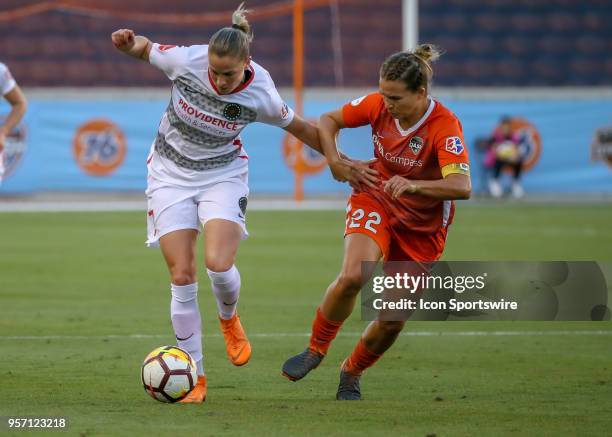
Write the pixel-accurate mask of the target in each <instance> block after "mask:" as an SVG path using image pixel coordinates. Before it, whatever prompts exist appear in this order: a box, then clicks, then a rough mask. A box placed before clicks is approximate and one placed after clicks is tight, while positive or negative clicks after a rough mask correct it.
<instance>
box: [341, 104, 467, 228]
mask: <svg viewBox="0 0 612 437" xmlns="http://www.w3.org/2000/svg"><path fill="white" fill-rule="evenodd" d="M342 116H343V119H344V124H345V125H346V126H347V127H358V126H364V125H367V124H369V125H370V126H372V142H373V145H374V156H375V157H376V158H378V160H377V161H376V162H375V163H374V164H372V167H373V168H375V169H376V170H377V171H378V173H379V174H380V179H381V180H380V183H379V184H378V186H377V187H376V188H369V187H368V188H365V190H364V191H366V192H368V193H370V194H371V195H372V196H373V197H374V198H376V199H377V200H378V201H379V202H380V203H381V204H382V205H383V207H384V208H385V209H386V210H387V211H388V213H389V220H390V224H391V226H392V227H394V228H396V229H397V230H401V229H402V228H404V229H406V230H410V231H413V232H422V233H428V234H432V233H436V232H438V231H440V230H441V229H444V228H446V227H447V226H448V225H449V224H450V223H451V222H452V219H453V214H454V209H455V205H454V202H452V201H449V200H445V201H442V200H437V199H432V198H431V197H426V196H422V195H418V194H404V195H402V196H400V198H398V199H396V200H394V199H392V198H391V196H389V195H388V194H387V193H385V191H384V189H383V183H384V182H385V181H387V180H389V179H391V177H393V176H395V175H399V176H402V177H405V178H407V179H411V180H436V179H442V178H443V177H445V176H447V175H449V174H452V173H460V174H466V175H469V160H468V154H467V150H466V147H465V141H464V139H463V134H462V130H461V123H460V122H459V120H458V119H457V117H456V116H455V115H454V114H453V113H452V112H450V111H449V110H448V109H447V108H445V107H444V106H443V105H442V104H440V103H439V102H437V101H434V100H431V101H430V105H429V107H428V109H427V112H426V113H425V115H424V116H423V117H422V118H421V120H419V121H418V122H417V123H416V124H415V125H414V126H412V127H411V128H409V129H408V130H404V129H402V127H401V126H400V124H399V121H398V120H397V119H395V118H393V117H392V116H391V114H390V113H389V111H387V109H386V108H385V104H384V102H383V97H382V95H381V94H379V93H373V94H369V95H367V96H364V97H362V98H360V99H356V100H353V101H352V102H350V103H348V104H346V105H344V107H343V108H342Z"/></svg>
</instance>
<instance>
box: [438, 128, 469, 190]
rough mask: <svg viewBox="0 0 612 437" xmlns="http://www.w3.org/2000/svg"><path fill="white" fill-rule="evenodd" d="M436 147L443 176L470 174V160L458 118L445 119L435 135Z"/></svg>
mask: <svg viewBox="0 0 612 437" xmlns="http://www.w3.org/2000/svg"><path fill="white" fill-rule="evenodd" d="M435 149H436V153H437V155H438V163H439V165H440V171H441V172H442V177H444V178H445V177H447V176H448V175H450V174H463V175H468V176H469V174H470V161H469V158H468V152H467V148H466V145H465V140H464V139H463V132H462V130H461V124H460V123H459V120H457V119H456V118H454V117H453V118H447V119H444V120H443V122H442V123H441V124H440V130H439V131H438V132H437V133H436V136H435Z"/></svg>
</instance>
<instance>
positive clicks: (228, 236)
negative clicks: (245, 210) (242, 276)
mask: <svg viewBox="0 0 612 437" xmlns="http://www.w3.org/2000/svg"><path fill="white" fill-rule="evenodd" d="M204 236H205V243H204V253H205V263H206V267H207V268H208V269H209V270H212V271H214V272H225V271H227V270H229V269H230V268H231V267H232V266H233V265H234V263H235V261H236V253H237V252H238V247H239V246H240V241H242V238H243V236H244V231H243V228H242V227H241V226H240V225H239V224H238V223H236V222H233V221H229V220H225V219H218V218H214V219H210V220H208V221H207V222H206V224H205V225H204Z"/></svg>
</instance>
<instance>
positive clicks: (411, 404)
mask: <svg viewBox="0 0 612 437" xmlns="http://www.w3.org/2000/svg"><path fill="white" fill-rule="evenodd" d="M610 223H612V209H611V208H610V207H609V206H608V207H605V206H518V205H501V204H499V205H465V206H461V207H460V208H459V210H458V212H457V217H456V221H455V224H454V225H453V226H452V228H451V231H450V234H449V239H448V244H447V250H446V252H445V259H447V260H600V261H601V260H607V261H610V260H611V259H612V251H611V250H610V248H611V247H612V231H611V227H610ZM342 227H343V213H342V212H341V211H338V212H259V211H253V212H250V213H249V230H250V233H251V237H250V238H249V239H248V240H247V241H246V242H245V243H244V244H243V246H242V248H241V250H240V254H239V260H238V267H239V268H240V271H241V274H242V281H243V290H242V298H241V303H240V312H241V315H242V319H243V323H244V325H245V327H246V329H247V332H248V333H249V334H250V337H251V342H252V345H253V357H252V359H251V362H250V363H249V364H248V365H247V366H245V367H244V368H234V367H233V366H232V365H231V364H230V363H229V362H228V361H227V359H226V358H225V352H224V346H223V339H222V338H221V336H220V332H219V329H218V326H217V321H216V315H215V305H214V301H213V298H212V295H211V293H210V286H209V284H208V278H207V277H206V276H205V273H204V270H203V269H201V270H200V272H201V281H200V284H201V285H200V307H201V310H202V317H203V329H204V348H205V355H206V366H207V374H208V377H209V389H208V399H207V401H206V403H205V404H204V405H176V404H175V405H169V404H162V403H158V402H155V401H153V400H152V399H151V398H149V397H148V396H147V395H146V393H145V392H144V391H143V389H142V387H141V385H140V380H139V371H140V364H141V362H142V359H143V358H144V356H145V355H146V354H147V353H148V352H149V351H150V350H151V349H153V348H154V347H156V346H160V345H163V344H171V343H173V334H172V328H171V325H170V319H169V300H170V293H169V280H168V276H167V273H166V270H165V265H164V263H163V261H162V258H161V254H160V253H159V251H157V250H151V249H146V248H145V247H144V244H143V243H144V239H145V218H144V214H143V213H3V214H0V308H1V315H2V317H1V318H0V350H1V351H2V354H1V359H0V416H55V415H59V416H65V417H67V418H68V420H69V429H68V433H69V434H71V435H81V436H90V435H91V436H94V435H110V436H123V435H126V436H127V435H171V434H173V435H179V434H180V433H185V435H223V434H226V433H227V434H228V435H283V436H294V435H318V436H327V435H347V434H353V435H368V436H371V435H378V434H383V433H385V434H386V433H395V435H410V436H426V435H434V434H435V435H436V436H472V435H484V436H489V435H495V436H498V435H515V436H523V435H537V436H542V435H550V436H558V435H568V436H575V435H580V436H588V435H609V433H610V429H611V425H612V415H611V413H610V412H611V411H612V347H610V344H611V340H612V335H610V334H612V324H611V323H610V322H598V323H595V322H592V323H590V322H565V323H562V322H556V323H552V322H539V323H509V322H504V323H502V322H454V323H451V322H447V323H433V322H430V323H426V322H422V323H414V322H413V323H409V324H408V325H407V328H406V332H407V333H417V334H418V333H420V334H422V335H404V336H402V337H401V338H400V339H399V340H398V341H397V343H396V344H395V345H394V347H393V348H392V349H391V350H390V351H389V352H388V353H387V354H386V355H385V356H384V357H383V358H382V359H381V360H380V362H379V363H378V364H377V365H376V366H375V367H373V368H372V369H370V370H369V371H368V372H367V373H366V374H365V375H364V377H363V378H362V392H363V396H364V400H363V401H362V402H359V403H351V402H348V403H343V402H337V401H335V400H334V396H335V391H336V386H337V377H338V368H339V365H340V363H341V361H342V360H343V358H344V357H345V356H346V355H347V354H348V353H350V351H351V349H352V348H353V346H354V344H355V342H356V341H357V338H358V335H359V333H360V332H361V330H362V329H363V327H364V326H365V322H362V321H361V320H360V319H359V313H358V311H357V312H356V314H353V316H352V317H351V318H350V319H349V320H348V321H347V323H346V324H345V326H344V327H343V331H342V335H340V336H339V337H338V338H337V339H336V341H335V342H334V344H333V346H332V348H331V350H330V354H329V355H328V357H327V358H326V359H325V361H324V362H323V364H322V365H321V367H319V369H317V370H316V371H315V372H313V373H312V374H311V375H309V376H308V377H307V378H306V379H304V380H302V381H300V382H297V383H291V382H289V381H287V380H286V379H284V378H282V377H281V376H280V367H281V365H282V363H283V362H284V360H285V358H287V357H288V356H289V355H292V354H294V353H297V352H299V351H301V350H302V349H303V348H304V347H305V346H306V344H307V340H308V338H307V335H306V334H307V333H308V331H309V328H310V322H311V319H312V316H313V314H314V309H315V307H316V305H317V304H318V303H319V301H320V298H321V296H322V294H323V291H324V290H325V288H326V287H327V285H328V283H329V282H330V281H331V280H332V279H333V278H334V276H335V274H336V273H337V271H338V269H339V267H340V262H341V256H342V243H341V241H342V235H341V233H342ZM201 259H202V258H201V254H200V260H201ZM466 331H479V332H480V333H481V334H483V335H471V336H467V335H460V334H461V333H465V332H466ZM492 331H512V332H513V333H514V334H515V335H484V334H487V333H492ZM528 331H529V332H528ZM533 331H537V332H538V333H539V334H540V335H535V334H534V332H533ZM563 331H565V332H563ZM567 331H569V332H567ZM585 331H591V333H589V332H585ZM595 331H598V332H595ZM601 331H606V332H601ZM521 332H523V334H521ZM431 333H434V334H436V335H430V334H431ZM437 333H439V335H437ZM0 429H1V428H0ZM14 434H15V435H23V434H24V433H23V432H15V433H14ZM59 434H64V435H65V434H66V433H59ZM7 435H8V434H7Z"/></svg>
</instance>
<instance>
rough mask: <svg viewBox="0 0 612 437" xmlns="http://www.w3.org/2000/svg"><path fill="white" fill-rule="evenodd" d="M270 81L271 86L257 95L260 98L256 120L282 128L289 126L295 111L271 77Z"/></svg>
mask: <svg viewBox="0 0 612 437" xmlns="http://www.w3.org/2000/svg"><path fill="white" fill-rule="evenodd" d="M270 82H271V86H269V87H268V88H267V89H264V90H262V92H261V93H258V95H257V97H256V99H257V100H258V102H257V119H256V121H259V122H261V123H265V124H270V125H272V126H278V127H280V128H283V127H287V126H288V125H289V123H291V121H292V120H293V117H294V116H295V113H294V112H293V109H291V108H290V107H289V106H288V105H287V104H286V103H285V102H284V101H283V99H282V98H281V96H280V95H279V94H278V91H277V90H276V88H275V87H274V83H273V82H272V80H271V79H270Z"/></svg>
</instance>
